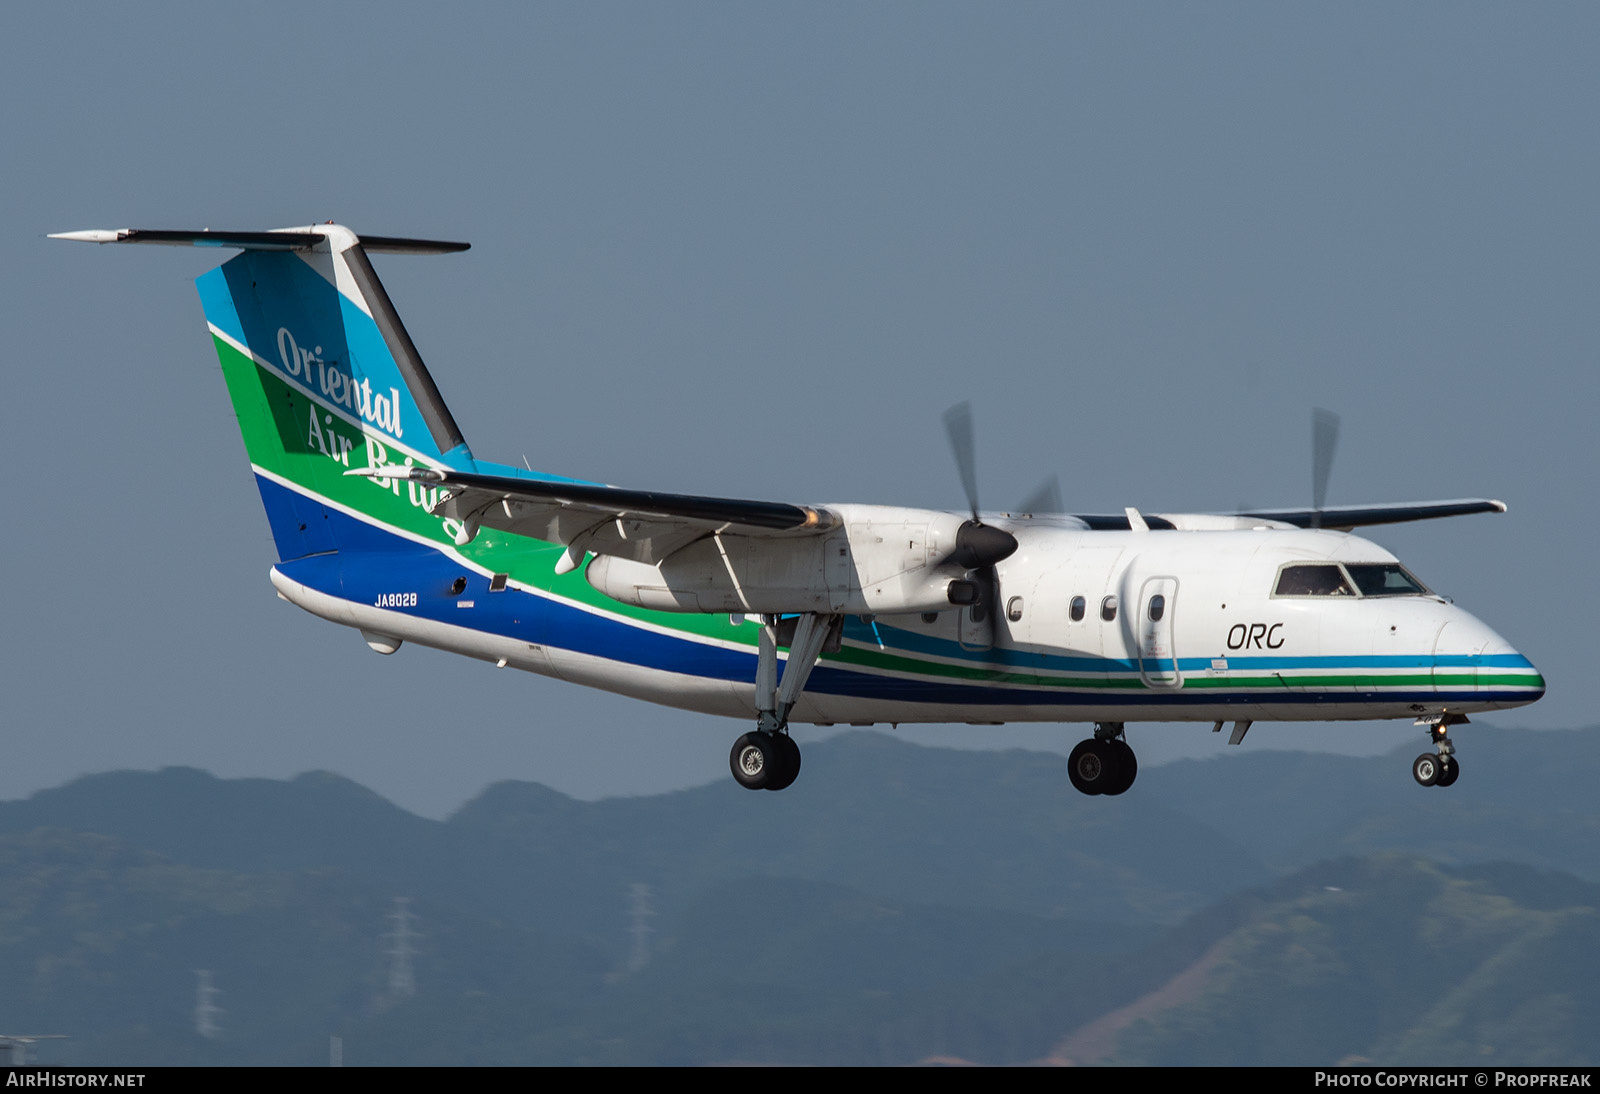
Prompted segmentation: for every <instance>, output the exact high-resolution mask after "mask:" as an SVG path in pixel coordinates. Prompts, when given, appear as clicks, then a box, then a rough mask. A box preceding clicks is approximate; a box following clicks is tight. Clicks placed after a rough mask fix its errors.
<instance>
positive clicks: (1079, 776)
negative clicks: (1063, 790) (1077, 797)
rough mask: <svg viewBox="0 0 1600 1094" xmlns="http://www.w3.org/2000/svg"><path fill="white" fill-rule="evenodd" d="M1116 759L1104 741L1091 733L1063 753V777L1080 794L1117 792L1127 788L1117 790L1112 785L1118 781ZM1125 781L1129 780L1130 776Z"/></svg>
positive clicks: (1113, 751) (1117, 756)
mask: <svg viewBox="0 0 1600 1094" xmlns="http://www.w3.org/2000/svg"><path fill="white" fill-rule="evenodd" d="M1120 760H1121V756H1119V755H1118V754H1117V752H1116V750H1115V749H1113V748H1110V747H1108V743H1106V742H1101V741H1097V740H1095V739H1093V738H1092V737H1091V738H1090V739H1089V740H1087V741H1079V742H1078V744H1077V746H1076V747H1075V748H1073V750H1072V754H1071V755H1069V756H1068V757H1067V778H1069V779H1071V780H1072V785H1073V787H1074V788H1075V789H1077V790H1078V791H1079V792H1080V793H1083V794H1120V793H1122V791H1123V790H1126V789H1127V787H1126V786H1124V787H1122V788H1121V789H1120V790H1119V789H1113V788H1114V787H1117V786H1118V785H1119V783H1120V776H1121V767H1122V765H1121V764H1120V763H1119V761H1120ZM1128 781H1129V782H1130V783H1131V782H1132V781H1133V780H1132V779H1129V780H1128Z"/></svg>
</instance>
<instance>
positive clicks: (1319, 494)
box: [1311, 407, 1339, 528]
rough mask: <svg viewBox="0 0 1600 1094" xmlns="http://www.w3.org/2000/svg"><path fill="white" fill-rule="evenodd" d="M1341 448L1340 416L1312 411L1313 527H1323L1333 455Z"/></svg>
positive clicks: (1316, 409) (1320, 409) (1327, 411)
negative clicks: (1314, 513)
mask: <svg viewBox="0 0 1600 1094" xmlns="http://www.w3.org/2000/svg"><path fill="white" fill-rule="evenodd" d="M1338 447H1339V415H1337V414H1335V413H1334V412H1333V411H1331V410H1324V409H1322V408H1321V407H1317V408H1315V409H1314V410H1312V411H1311V508H1312V509H1314V510H1316V511H1317V512H1316V515H1315V516H1313V517H1312V518H1311V527H1313V528H1321V527H1322V509H1323V507H1324V506H1325V505H1326V504H1327V501H1328V477H1329V476H1330V475H1332V474H1333V454H1334V451H1335V450H1336V449H1337V448H1338Z"/></svg>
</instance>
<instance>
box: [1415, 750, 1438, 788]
mask: <svg viewBox="0 0 1600 1094" xmlns="http://www.w3.org/2000/svg"><path fill="white" fill-rule="evenodd" d="M1440 770H1441V764H1440V763H1439V755H1438V753H1436V752H1424V753H1423V754H1422V755H1420V756H1418V757H1417V758H1416V759H1414V760H1412V761H1411V777H1412V778H1413V779H1416V780H1417V785H1418V786H1434V785H1436V784H1437V783H1438V781H1439V774H1440Z"/></svg>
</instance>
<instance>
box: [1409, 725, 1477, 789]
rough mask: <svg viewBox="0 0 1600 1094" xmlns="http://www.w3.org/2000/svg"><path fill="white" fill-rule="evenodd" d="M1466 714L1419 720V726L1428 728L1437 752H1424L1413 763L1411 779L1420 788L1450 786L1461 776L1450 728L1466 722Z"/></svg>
mask: <svg viewBox="0 0 1600 1094" xmlns="http://www.w3.org/2000/svg"><path fill="white" fill-rule="evenodd" d="M1466 720H1467V716H1466V715H1465V714H1442V715H1440V716H1439V717H1437V718H1432V719H1418V721H1417V724H1418V725H1425V726H1427V727H1428V736H1429V737H1430V738H1432V740H1433V744H1434V747H1435V748H1436V749H1437V751H1436V752H1424V753H1423V754H1422V755H1420V756H1418V757H1417V758H1416V759H1415V760H1412V761H1411V777H1412V778H1413V779H1416V780H1417V784H1418V785H1419V786H1450V785H1451V784H1453V783H1454V782H1455V781H1456V777H1457V776H1459V775H1460V774H1461V767H1460V765H1459V764H1457V763H1456V747H1455V745H1453V744H1451V743H1450V727H1451V726H1459V725H1462V724H1464V723H1465V722H1466Z"/></svg>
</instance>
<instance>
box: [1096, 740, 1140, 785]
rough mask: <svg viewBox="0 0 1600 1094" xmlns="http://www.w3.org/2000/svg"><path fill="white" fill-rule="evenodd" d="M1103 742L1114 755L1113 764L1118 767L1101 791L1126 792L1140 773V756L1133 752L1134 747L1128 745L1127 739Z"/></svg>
mask: <svg viewBox="0 0 1600 1094" xmlns="http://www.w3.org/2000/svg"><path fill="white" fill-rule="evenodd" d="M1101 744H1102V746H1103V747H1104V748H1106V749H1107V750H1108V751H1109V752H1110V753H1111V755H1112V756H1113V757H1114V760H1115V763H1114V764H1113V766H1114V767H1115V769H1116V772H1115V777H1114V778H1113V779H1112V781H1111V782H1110V783H1109V784H1108V785H1107V786H1106V788H1105V789H1104V790H1102V791H1101V793H1102V794H1121V793H1124V792H1125V791H1126V790H1127V789H1128V787H1130V786H1132V785H1133V780H1134V779H1136V778H1137V777H1138V775H1139V758H1138V757H1137V756H1135V755H1134V754H1133V749H1132V748H1130V747H1129V746H1128V742H1127V741H1122V740H1116V741H1103V742H1101Z"/></svg>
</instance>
